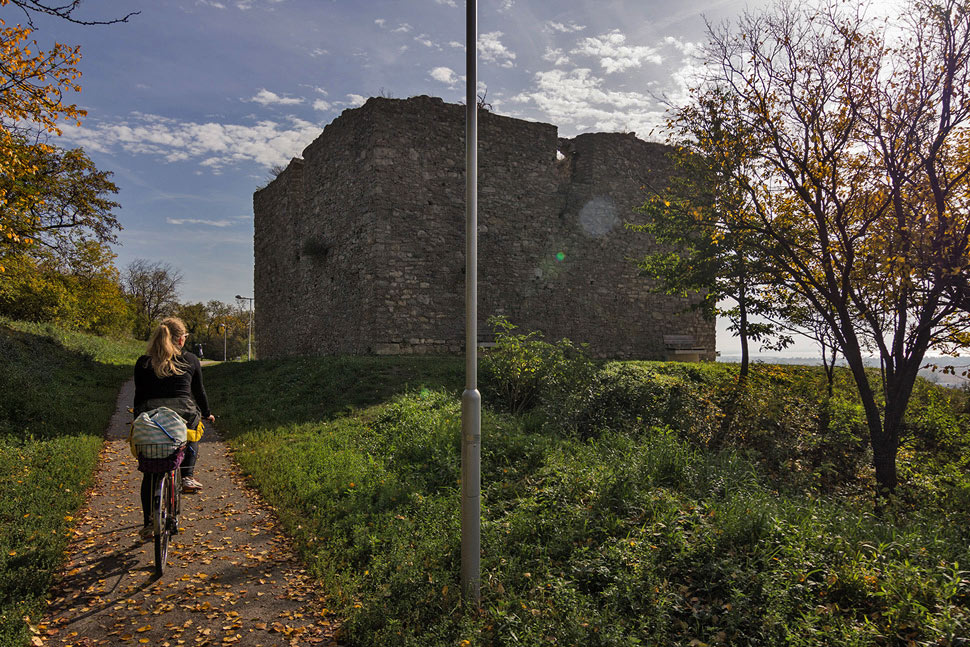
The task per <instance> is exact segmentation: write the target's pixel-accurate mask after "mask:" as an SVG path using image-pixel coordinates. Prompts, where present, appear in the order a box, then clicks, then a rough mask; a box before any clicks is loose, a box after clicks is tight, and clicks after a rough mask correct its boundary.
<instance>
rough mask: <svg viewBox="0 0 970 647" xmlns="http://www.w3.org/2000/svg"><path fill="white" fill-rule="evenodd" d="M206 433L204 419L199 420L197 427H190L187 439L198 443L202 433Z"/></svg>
mask: <svg viewBox="0 0 970 647" xmlns="http://www.w3.org/2000/svg"><path fill="white" fill-rule="evenodd" d="M204 433H205V425H203V424H202V421H201V420H200V421H199V426H198V427H196V428H195V429H189V431H188V435H187V439H188V441H189V442H190V443H197V442H199V441H200V440H201V439H202V434H204Z"/></svg>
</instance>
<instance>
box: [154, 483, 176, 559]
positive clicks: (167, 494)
mask: <svg viewBox="0 0 970 647" xmlns="http://www.w3.org/2000/svg"><path fill="white" fill-rule="evenodd" d="M173 488H174V484H173V483H172V476H171V473H170V472H166V473H165V474H163V475H162V478H161V479H160V480H159V484H158V492H157V494H156V495H155V497H154V499H153V502H152V507H153V508H154V510H153V514H152V521H153V525H154V528H153V530H154V531H155V574H156V575H158V576H161V574H162V572H163V571H164V570H165V560H166V559H167V558H168V540H169V536H170V534H171V531H170V528H169V518H170V517H172V516H173V512H174V511H173V509H172V508H173V503H174V491H173Z"/></svg>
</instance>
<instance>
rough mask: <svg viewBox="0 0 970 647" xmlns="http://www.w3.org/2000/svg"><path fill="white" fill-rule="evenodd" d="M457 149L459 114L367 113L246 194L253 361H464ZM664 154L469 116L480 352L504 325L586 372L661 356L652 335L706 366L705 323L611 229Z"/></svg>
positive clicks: (405, 104) (632, 241) (450, 107)
mask: <svg viewBox="0 0 970 647" xmlns="http://www.w3.org/2000/svg"><path fill="white" fill-rule="evenodd" d="M464 135H465V122H464V106H460V105H454V104H446V103H444V102H442V101H441V99H436V98H431V97H414V98H411V99H407V100H396V99H370V100H369V101H367V103H366V104H364V105H363V106H362V107H360V108H356V109H353V110H346V111H344V113H343V114H341V115H340V116H339V117H337V118H336V119H335V120H334V121H333V122H332V123H331V124H329V125H328V126H327V127H326V128H325V129H324V131H323V133H322V134H321V135H320V137H318V138H317V139H316V141H314V142H313V143H312V144H310V146H308V147H307V148H306V150H304V151H303V159H302V160H300V159H294V160H293V161H292V162H291V163H290V165H289V166H288V167H287V168H286V170H285V171H283V172H282V173H281V174H280V175H279V176H278V177H277V178H276V179H275V180H274V181H273V182H272V183H271V184H270V185H269V186H267V187H266V188H264V189H262V190H260V191H258V192H256V194H255V196H254V199H253V202H254V210H255V219H256V221H255V264H256V266H255V297H256V306H257V308H256V314H255V317H256V320H255V325H256V337H257V339H258V344H259V347H258V352H259V356H260V357H263V358H268V357H278V356H283V355H310V354H334V353H347V354H369V353H377V354H382V353H443V352H447V353H457V352H460V351H461V350H462V349H463V343H464V223H465V215H464V199H465V181H464ZM664 150H665V147H664V146H663V145H661V144H652V143H647V142H644V141H641V140H639V139H636V138H635V137H634V136H633V135H624V134H604V133H598V134H586V135H579V136H578V137H576V138H574V139H560V138H559V137H558V133H557V129H556V127H555V126H552V125H550V124H543V123H534V122H527V121H522V120H518V119H512V118H509V117H502V116H499V115H496V114H492V113H489V112H484V111H482V112H480V118H479V203H478V204H479V316H480V318H481V319H480V321H479V331H480V339H481V341H489V340H490V338H491V331H490V330H489V328H488V327H487V326H486V323H485V322H486V319H487V318H488V317H489V316H490V315H493V314H500V315H505V316H506V317H508V319H509V320H510V321H512V322H513V323H515V324H517V325H518V326H520V327H521V328H522V329H523V330H532V329H538V330H542V331H543V332H544V333H545V335H546V338H547V339H549V340H556V339H560V338H562V337H568V338H570V339H572V340H573V341H575V342H587V343H588V344H589V346H590V351H591V354H593V355H595V356H599V357H614V358H643V359H648V358H656V359H659V358H662V357H664V354H665V352H664V351H665V349H664V345H663V335H664V334H691V335H694V336H695V338H696V339H697V341H698V342H699V344H700V345H701V346H703V347H704V348H706V349H707V353H706V354H705V356H704V358H705V359H713V357H714V325H713V324H712V323H710V322H705V321H704V320H703V319H702V317H700V315H699V314H696V313H692V314H678V313H679V312H680V311H681V310H682V309H683V308H684V305H685V301H684V300H683V299H679V298H672V297H666V296H663V295H657V294H652V293H650V292H648V290H647V287H648V285H647V283H646V280H645V279H644V278H642V277H639V276H638V275H637V268H636V266H635V265H634V263H633V262H631V260H630V259H631V258H635V257H638V256H640V255H642V254H643V252H644V251H645V249H647V246H648V245H649V244H650V240H649V238H648V237H646V236H645V235H642V234H634V233H631V232H629V231H627V230H625V229H624V227H623V223H624V222H625V221H635V220H637V219H638V218H639V216H638V215H637V214H635V213H634V211H633V209H634V207H636V206H637V205H639V204H641V203H642V202H643V199H644V193H643V191H642V189H641V187H642V186H643V185H644V184H645V183H646V182H648V181H650V179H651V178H653V179H654V180H656V179H657V178H658V177H662V174H664V173H666V172H668V164H667V162H666V160H665V158H664ZM557 152H558V155H557ZM657 174H661V176H658V175H657ZM557 255H558V256H557Z"/></svg>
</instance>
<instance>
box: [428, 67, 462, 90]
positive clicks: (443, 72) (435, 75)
mask: <svg viewBox="0 0 970 647" xmlns="http://www.w3.org/2000/svg"><path fill="white" fill-rule="evenodd" d="M429 74H430V75H431V78H432V79H434V80H435V81H440V82H441V83H446V84H448V85H449V86H454V85H455V84H456V83H458V81H459V77H458V75H456V74H455V71H454V70H452V69H451V68H450V67H436V68H434V69H433V70H431V72H429Z"/></svg>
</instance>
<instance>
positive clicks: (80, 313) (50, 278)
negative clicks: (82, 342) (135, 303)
mask: <svg viewBox="0 0 970 647" xmlns="http://www.w3.org/2000/svg"><path fill="white" fill-rule="evenodd" d="M71 259H72V262H71V263H70V265H67V264H66V263H63V262H61V260H60V259H58V258H57V257H54V256H48V257H42V258H37V257H34V256H30V255H27V254H21V255H18V256H15V257H12V258H11V259H10V261H11V262H10V263H9V267H8V271H7V273H6V274H5V277H4V279H3V280H2V281H0V315H3V316H6V317H10V318H12V319H20V320H23V321H37V322H52V323H57V324H59V325H61V326H64V327H68V328H74V329H78V330H84V331H87V332H91V333H94V334H98V335H118V336H120V335H125V334H130V331H131V326H132V312H131V310H130V309H129V307H128V302H127V300H126V299H125V295H124V293H123V292H122V289H121V284H120V277H119V275H118V270H117V269H116V268H115V266H114V259H115V255H114V254H113V253H112V252H111V251H110V250H109V249H108V248H107V247H106V246H103V245H100V244H98V243H96V242H94V241H82V242H79V243H78V244H77V248H76V249H74V250H72V251H71Z"/></svg>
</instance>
